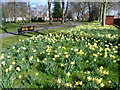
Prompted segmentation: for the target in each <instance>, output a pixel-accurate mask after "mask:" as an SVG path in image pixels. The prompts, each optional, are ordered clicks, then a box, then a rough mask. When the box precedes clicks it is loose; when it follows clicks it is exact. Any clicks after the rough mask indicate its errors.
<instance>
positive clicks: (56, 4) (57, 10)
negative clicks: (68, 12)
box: [52, 2, 62, 18]
mask: <svg viewBox="0 0 120 90" xmlns="http://www.w3.org/2000/svg"><path fill="white" fill-rule="evenodd" d="M53 4H54V8H53V13H52V16H53V18H62V8H61V5H60V2H54V3H53Z"/></svg>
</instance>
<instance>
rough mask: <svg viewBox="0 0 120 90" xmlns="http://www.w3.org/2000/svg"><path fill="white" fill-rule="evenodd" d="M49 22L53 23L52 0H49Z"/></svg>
mask: <svg viewBox="0 0 120 90" xmlns="http://www.w3.org/2000/svg"><path fill="white" fill-rule="evenodd" d="M48 10H49V24H50V25H52V14H51V0H48Z"/></svg>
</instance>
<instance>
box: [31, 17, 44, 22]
mask: <svg viewBox="0 0 120 90" xmlns="http://www.w3.org/2000/svg"><path fill="white" fill-rule="evenodd" d="M31 21H32V22H45V20H43V19H42V18H41V17H40V18H38V19H37V18H32V20H31Z"/></svg>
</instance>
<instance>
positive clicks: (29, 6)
mask: <svg viewBox="0 0 120 90" xmlns="http://www.w3.org/2000/svg"><path fill="white" fill-rule="evenodd" d="M28 8H29V22H31V9H30V1H29V0H28Z"/></svg>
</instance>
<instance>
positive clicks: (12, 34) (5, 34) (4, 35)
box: [0, 23, 81, 38]
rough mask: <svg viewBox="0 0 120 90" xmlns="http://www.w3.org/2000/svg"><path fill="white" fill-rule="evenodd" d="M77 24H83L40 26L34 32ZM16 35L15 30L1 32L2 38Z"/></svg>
mask: <svg viewBox="0 0 120 90" xmlns="http://www.w3.org/2000/svg"><path fill="white" fill-rule="evenodd" d="M77 25H81V23H72V25H66V26H54V27H42V28H39V29H35V30H34V31H33V32H37V31H41V30H46V29H55V28H62V27H71V26H77ZM14 35H18V32H17V31H14V32H8V33H1V34H0V38H4V37H10V36H14Z"/></svg>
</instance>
